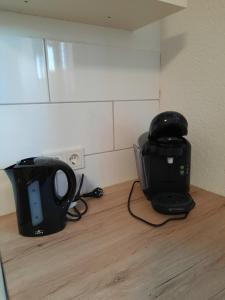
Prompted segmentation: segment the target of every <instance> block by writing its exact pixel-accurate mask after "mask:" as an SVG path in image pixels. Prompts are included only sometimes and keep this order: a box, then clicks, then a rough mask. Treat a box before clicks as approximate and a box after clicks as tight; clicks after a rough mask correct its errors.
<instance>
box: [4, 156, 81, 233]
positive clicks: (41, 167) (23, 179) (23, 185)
mask: <svg viewBox="0 0 225 300" xmlns="http://www.w3.org/2000/svg"><path fill="white" fill-rule="evenodd" d="M59 170H60V171H62V172H63V173H64V174H65V175H66V177H67V181H68V189H67V192H66V194H65V195H64V196H59V195H58V194H57V192H56V189H55V177H56V173H57V171H59ZM5 171H6V173H7V175H8V176H9V178H10V180H11V183H12V186H13V190H14V197H15V201H16V213H17V221H18V227H19V232H20V234H22V235H24V236H43V235H47V234H51V233H55V232H57V231H60V230H62V229H63V228H64V227H65V224H66V214H67V211H68V209H69V206H70V204H71V202H72V201H73V199H74V195H75V192H76V177H75V174H74V172H73V170H72V169H71V168H70V167H69V166H68V165H67V164H65V163H64V162H62V161H60V160H57V159H51V158H35V157H34V158H27V159H23V160H21V161H20V162H18V163H17V164H15V165H12V166H10V167H8V168H6V169H5Z"/></svg>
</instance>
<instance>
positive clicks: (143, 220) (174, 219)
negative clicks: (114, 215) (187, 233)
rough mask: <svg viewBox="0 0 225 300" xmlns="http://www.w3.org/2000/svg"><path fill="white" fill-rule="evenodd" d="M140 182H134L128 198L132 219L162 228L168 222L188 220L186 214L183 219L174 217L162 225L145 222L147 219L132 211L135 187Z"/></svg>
mask: <svg viewBox="0 0 225 300" xmlns="http://www.w3.org/2000/svg"><path fill="white" fill-rule="evenodd" d="M139 182H140V181H139V180H136V181H134V182H133V184H132V187H131V190H130V194H129V197H128V202H127V208H128V212H129V213H130V215H131V216H132V217H134V218H135V219H137V220H139V221H141V222H143V223H145V224H147V225H149V226H152V227H161V226H163V225H165V224H167V223H168V222H171V221H179V220H184V219H186V218H187V216H188V213H186V214H184V215H183V216H182V217H172V218H169V219H167V220H165V221H164V222H162V223H159V224H154V223H151V222H149V221H147V220H145V219H143V218H141V217H139V216H137V215H135V214H134V213H133V212H132V210H131V196H132V194H133V191H134V187H135V185H136V183H139Z"/></svg>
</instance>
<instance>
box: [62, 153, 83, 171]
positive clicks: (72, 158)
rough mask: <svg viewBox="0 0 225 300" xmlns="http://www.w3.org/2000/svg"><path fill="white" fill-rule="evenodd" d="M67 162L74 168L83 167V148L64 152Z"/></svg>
mask: <svg viewBox="0 0 225 300" xmlns="http://www.w3.org/2000/svg"><path fill="white" fill-rule="evenodd" d="M65 157H66V162H67V164H68V165H69V166H70V167H71V168H72V169H74V170H77V169H83V168H84V149H83V148H76V149H71V150H68V151H66V152H65Z"/></svg>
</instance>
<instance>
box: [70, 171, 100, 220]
mask: <svg viewBox="0 0 225 300" xmlns="http://www.w3.org/2000/svg"><path fill="white" fill-rule="evenodd" d="M83 182H84V174H82V176H81V180H80V184H79V187H78V190H77V193H76V195H75V197H74V199H73V201H72V203H74V202H76V204H75V206H74V207H72V208H69V210H68V211H67V215H68V216H69V217H68V216H67V221H72V222H77V221H79V220H80V219H81V218H82V216H83V215H84V214H86V213H87V211H88V204H87V202H86V201H85V200H84V199H83V198H89V197H92V198H100V197H102V196H103V189H102V188H100V187H97V188H95V189H94V190H93V191H92V192H89V193H85V194H82V195H81V194H80V193H81V189H82V186H83ZM80 203H82V206H83V209H82V211H80V210H79V209H78V208H77V206H79V205H80ZM71 210H73V212H71Z"/></svg>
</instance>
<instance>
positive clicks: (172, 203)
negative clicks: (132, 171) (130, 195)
mask: <svg viewBox="0 0 225 300" xmlns="http://www.w3.org/2000/svg"><path fill="white" fill-rule="evenodd" d="M187 133H188V123H187V120H186V119H185V118H184V116H183V115H181V114H180V113H178V112H174V111H168V112H163V113H161V114H159V115H157V116H156V117H155V118H154V119H153V120H152V122H151V125H150V129H149V132H146V133H144V134H142V135H141V136H140V137H139V139H138V145H134V150H135V157H136V164H137V171H138V175H139V179H140V182H141V186H142V189H143V191H144V193H145V195H146V196H147V198H148V199H149V200H151V204H152V206H153V208H154V209H155V210H156V211H158V212H160V213H163V214H168V215H179V214H188V213H189V212H190V211H191V209H192V208H193V207H194V206H195V203H194V201H193V199H192V198H191V196H190V195H189V187H190V169H191V145H190V143H189V142H188V141H187V140H186V139H185V138H184V136H185V135H187Z"/></svg>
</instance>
